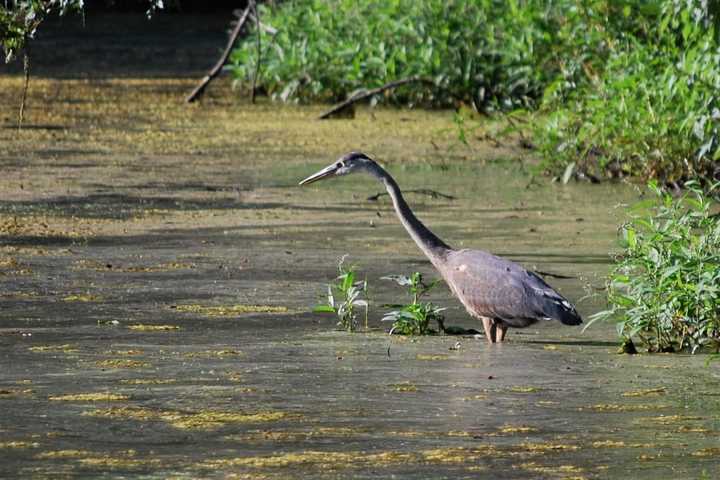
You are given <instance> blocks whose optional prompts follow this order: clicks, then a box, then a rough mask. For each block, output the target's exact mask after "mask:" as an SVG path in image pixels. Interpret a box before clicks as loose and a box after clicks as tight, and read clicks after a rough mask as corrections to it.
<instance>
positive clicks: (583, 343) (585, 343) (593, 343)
mask: <svg viewBox="0 0 720 480" xmlns="http://www.w3.org/2000/svg"><path fill="white" fill-rule="evenodd" d="M516 343H526V344H535V345H566V346H573V347H617V346H618V343H617V342H602V341H599V340H567V341H560V340H517V341H516Z"/></svg>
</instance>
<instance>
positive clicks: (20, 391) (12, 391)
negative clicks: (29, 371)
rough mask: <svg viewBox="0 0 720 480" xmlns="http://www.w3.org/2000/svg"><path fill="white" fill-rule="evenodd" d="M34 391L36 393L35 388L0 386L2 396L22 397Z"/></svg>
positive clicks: (0, 395)
mask: <svg viewBox="0 0 720 480" xmlns="http://www.w3.org/2000/svg"><path fill="white" fill-rule="evenodd" d="M33 393H35V390H33V389H32V388H0V398H5V397H21V396H25V395H32V394H33Z"/></svg>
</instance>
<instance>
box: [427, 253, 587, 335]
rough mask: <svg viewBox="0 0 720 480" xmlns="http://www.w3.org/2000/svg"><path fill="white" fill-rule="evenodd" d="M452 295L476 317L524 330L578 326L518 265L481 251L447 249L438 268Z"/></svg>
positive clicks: (558, 298) (570, 311)
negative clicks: (549, 323) (539, 325)
mask: <svg viewBox="0 0 720 480" xmlns="http://www.w3.org/2000/svg"><path fill="white" fill-rule="evenodd" d="M438 270H439V271H440V273H441V275H442V276H443V278H444V279H445V281H446V282H447V284H448V285H449V286H450V289H451V290H452V292H453V293H454V294H455V296H456V297H457V298H458V299H459V300H460V302H462V304H463V305H464V306H465V309H466V310H467V311H468V313H469V314H470V315H472V316H473V317H475V318H478V319H482V318H483V317H485V318H491V319H493V320H495V321H496V322H502V323H504V324H505V325H507V326H509V327H514V328H524V327H527V326H529V325H532V324H533V323H535V322H537V321H539V320H553V319H554V320H559V321H560V322H562V323H564V324H567V325H578V324H580V323H581V321H582V320H581V319H580V316H579V315H578V313H577V312H576V311H575V309H574V308H573V307H572V305H570V302H568V301H567V300H566V299H565V298H564V297H563V296H562V295H560V294H559V293H557V292H556V291H555V290H554V289H553V288H552V287H551V286H550V285H548V284H547V283H545V281H544V280H543V279H542V278H540V277H539V276H537V275H536V274H535V273H533V272H530V271H528V270H525V269H524V268H523V267H521V266H520V265H518V264H517V263H514V262H511V261H509V260H506V259H504V258H501V257H498V256H495V255H493V254H491V253H488V252H483V251H481V250H449V251H448V253H447V254H446V256H445V263H444V264H443V265H442V266H441V267H440V268H438Z"/></svg>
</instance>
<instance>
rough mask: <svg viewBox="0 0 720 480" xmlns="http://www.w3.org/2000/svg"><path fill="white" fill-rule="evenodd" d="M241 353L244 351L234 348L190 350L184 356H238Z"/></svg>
mask: <svg viewBox="0 0 720 480" xmlns="http://www.w3.org/2000/svg"><path fill="white" fill-rule="evenodd" d="M239 355H242V352H241V351H239V350H233V349H224V350H203V351H201V352H188V353H185V354H184V356H185V357H188V358H197V357H200V358H212V357H237V356H239Z"/></svg>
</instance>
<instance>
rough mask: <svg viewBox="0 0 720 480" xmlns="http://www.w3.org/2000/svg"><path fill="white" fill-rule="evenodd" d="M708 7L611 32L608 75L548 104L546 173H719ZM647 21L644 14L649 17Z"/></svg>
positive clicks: (540, 137) (671, 8) (677, 8)
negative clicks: (572, 168)
mask: <svg viewBox="0 0 720 480" xmlns="http://www.w3.org/2000/svg"><path fill="white" fill-rule="evenodd" d="M702 3H703V2H700V1H695V0H689V1H687V2H685V1H683V2H680V1H677V2H662V8H661V10H660V11H659V12H658V14H657V15H656V14H654V13H653V14H650V13H648V14H647V15H646V16H645V23H646V26H645V27H643V28H638V29H637V30H636V31H635V32H634V33H633V32H625V34H624V35H619V34H617V33H615V34H613V36H612V41H613V42H614V44H613V45H612V48H611V52H610V53H609V55H608V57H607V60H606V61H605V63H604V65H602V70H601V71H600V72H599V73H598V74H597V75H595V76H591V78H590V81H588V82H585V83H583V84H582V85H581V86H579V87H578V88H576V89H574V90H573V91H572V92H571V93H570V94H569V95H567V96H566V97H565V98H562V99H557V98H552V97H546V103H545V105H544V106H543V111H544V113H546V114H547V117H546V118H545V120H544V121H543V122H540V127H539V128H538V129H537V130H536V132H535V133H536V135H535V138H536V141H537V143H538V144H539V145H540V147H541V151H542V154H543V157H544V159H545V163H544V166H545V167H546V168H548V169H550V170H554V171H556V172H557V171H560V170H561V169H562V168H564V166H565V165H567V164H568V163H570V162H575V163H576V164H577V165H578V167H579V168H580V169H582V170H585V171H592V172H593V173H594V174H595V175H598V176H602V175H604V174H606V173H610V174H612V175H636V176H641V177H644V178H657V179H660V180H661V181H663V182H666V183H674V182H677V183H680V182H682V181H684V180H686V179H689V178H701V179H708V180H710V181H711V180H712V179H713V178H715V177H716V176H717V175H718V173H720V172H718V171H717V160H718V158H720V150H718V144H719V142H720V138H718V120H720V109H719V107H720V105H718V93H717V92H718V89H719V88H720V44H718V42H717V33H718V31H717V29H716V27H715V25H714V22H715V21H716V19H715V17H714V16H713V15H714V14H713V13H712V12H711V11H710V10H708V9H707V8H706V9H705V10H703V9H702V8H701V7H702V5H701V4H702ZM641 18H642V17H641Z"/></svg>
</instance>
